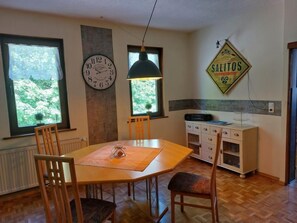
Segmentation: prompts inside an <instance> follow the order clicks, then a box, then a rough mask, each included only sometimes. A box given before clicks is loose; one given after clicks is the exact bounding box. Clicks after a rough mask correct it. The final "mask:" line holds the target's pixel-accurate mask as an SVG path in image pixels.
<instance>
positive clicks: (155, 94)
mask: <svg viewBox="0 0 297 223" xmlns="http://www.w3.org/2000/svg"><path fill="white" fill-rule="evenodd" d="M157 49H158V50H156V49H155V48H149V49H146V52H147V54H148V59H149V60H151V61H152V62H153V63H155V64H156V66H157V67H158V68H159V69H160V62H159V61H160V56H161V53H160V49H159V48H157ZM128 51H129V52H128V59H129V69H130V67H131V66H132V65H133V64H134V63H135V62H136V61H137V60H138V59H139V51H140V48H135V47H128ZM160 70H161V69H160ZM161 72H162V71H161ZM130 101H131V115H132V116H133V115H145V114H149V115H151V116H152V117H157V116H162V115H163V104H162V79H161V80H131V81H130Z"/></svg>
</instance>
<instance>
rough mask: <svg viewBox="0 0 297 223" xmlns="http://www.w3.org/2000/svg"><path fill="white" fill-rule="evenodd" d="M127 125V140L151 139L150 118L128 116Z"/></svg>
mask: <svg viewBox="0 0 297 223" xmlns="http://www.w3.org/2000/svg"><path fill="white" fill-rule="evenodd" d="M128 124H129V139H136V140H140V139H150V138H151V130H150V129H151V126H150V125H151V124H150V116H148V115H146V116H130V117H129V120H128Z"/></svg>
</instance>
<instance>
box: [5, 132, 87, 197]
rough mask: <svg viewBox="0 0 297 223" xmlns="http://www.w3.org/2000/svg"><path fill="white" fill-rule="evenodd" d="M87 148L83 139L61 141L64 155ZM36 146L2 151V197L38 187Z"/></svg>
mask: <svg viewBox="0 0 297 223" xmlns="http://www.w3.org/2000/svg"><path fill="white" fill-rule="evenodd" d="M85 146H87V142H86V141H84V140H81V138H74V139H68V140H63V141H61V147H62V153H63V154H65V153H69V152H71V151H74V150H77V149H80V148H82V147H85ZM36 153H37V147H36V145H31V146H26V147H20V148H14V149H7V150H4V151H1V150H0V195H3V194H8V193H12V192H16V191H20V190H24V189H28V188H32V187H35V186H37V185H38V180H37V175H36V170H35V163H34V157H33V155H34V154H36Z"/></svg>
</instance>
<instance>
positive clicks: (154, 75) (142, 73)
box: [127, 0, 162, 80]
mask: <svg viewBox="0 0 297 223" xmlns="http://www.w3.org/2000/svg"><path fill="white" fill-rule="evenodd" d="M157 1H158V0H156V1H155V4H154V7H153V10H152V13H151V16H150V19H149V21H148V24H147V26H146V29H145V32H144V35H143V39H142V45H141V50H140V53H139V60H138V61H136V62H135V63H134V64H133V65H132V67H131V68H130V70H129V71H128V76H127V80H157V79H161V78H162V74H161V72H160V70H159V69H158V67H157V66H156V65H155V64H154V63H153V62H152V61H150V60H148V57H147V53H146V51H145V48H144V38H145V35H146V32H147V30H148V27H149V24H150V22H151V19H152V16H153V13H154V10H155V7H156V4H157Z"/></svg>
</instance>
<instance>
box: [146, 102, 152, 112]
mask: <svg viewBox="0 0 297 223" xmlns="http://www.w3.org/2000/svg"><path fill="white" fill-rule="evenodd" d="M145 108H146V109H147V110H148V111H149V110H151V108H152V104H151V103H149V102H147V103H146V105H145Z"/></svg>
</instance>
